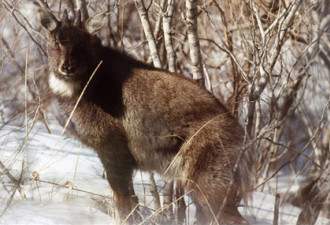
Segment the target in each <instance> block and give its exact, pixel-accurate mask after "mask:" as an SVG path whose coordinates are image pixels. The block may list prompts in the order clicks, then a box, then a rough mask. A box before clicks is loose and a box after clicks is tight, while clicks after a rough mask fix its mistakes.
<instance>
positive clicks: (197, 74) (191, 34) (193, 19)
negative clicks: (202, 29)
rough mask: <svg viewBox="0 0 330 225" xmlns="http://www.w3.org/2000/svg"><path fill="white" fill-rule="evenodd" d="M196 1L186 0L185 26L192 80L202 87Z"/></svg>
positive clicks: (202, 75) (202, 77) (202, 74)
mask: <svg viewBox="0 0 330 225" xmlns="http://www.w3.org/2000/svg"><path fill="white" fill-rule="evenodd" d="M196 2H197V1H196V0H186V24H187V32H188V41H189V50H190V59H191V64H192V71H193V79H194V80H197V81H198V82H199V83H201V84H203V85H204V72H203V63H202V55H201V50H200V45H199V39H198V30H197V3H196Z"/></svg>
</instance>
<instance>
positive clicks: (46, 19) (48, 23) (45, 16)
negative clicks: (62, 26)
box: [38, 9, 59, 32]
mask: <svg viewBox="0 0 330 225" xmlns="http://www.w3.org/2000/svg"><path fill="white" fill-rule="evenodd" d="M38 17H39V20H40V23H41V25H42V26H43V27H44V28H46V29H47V30H48V31H50V32H51V31H54V30H55V29H56V28H57V26H58V24H59V22H58V21H57V19H56V18H55V16H54V15H53V14H51V13H50V12H48V11H47V10H44V9H39V10H38Z"/></svg>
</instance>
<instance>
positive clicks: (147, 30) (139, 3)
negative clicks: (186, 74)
mask: <svg viewBox="0 0 330 225" xmlns="http://www.w3.org/2000/svg"><path fill="white" fill-rule="evenodd" d="M134 2H135V6H136V8H137V10H138V12H139V15H140V18H141V23H142V27H143V30H144V34H145V36H146V38H147V41H148V45H149V49H150V53H151V58H152V62H153V64H154V66H155V67H156V68H161V67H162V65H161V62H160V58H159V54H158V51H157V46H156V41H155V37H154V35H153V33H152V30H151V26H150V22H149V18H148V12H147V10H146V8H145V6H144V2H143V0H134Z"/></svg>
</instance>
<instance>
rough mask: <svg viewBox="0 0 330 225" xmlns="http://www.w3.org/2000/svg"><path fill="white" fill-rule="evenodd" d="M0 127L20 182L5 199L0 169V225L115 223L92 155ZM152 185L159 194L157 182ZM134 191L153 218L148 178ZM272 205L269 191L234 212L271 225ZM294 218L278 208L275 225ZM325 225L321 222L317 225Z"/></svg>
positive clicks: (139, 178) (0, 154)
mask: <svg viewBox="0 0 330 225" xmlns="http://www.w3.org/2000/svg"><path fill="white" fill-rule="evenodd" d="M0 127H2V128H1V130H0V161H1V162H2V163H3V164H4V166H5V167H6V169H8V171H9V173H10V174H11V175H13V176H14V177H15V178H16V179H19V177H20V176H21V177H22V178H21V182H20V183H21V185H20V187H21V188H22V189H21V192H19V191H16V192H15V194H14V195H13V196H12V198H11V194H12V193H13V191H12V190H13V188H14V186H15V184H14V182H13V181H11V179H10V178H9V177H8V176H7V175H5V174H4V172H5V171H4V170H3V168H1V167H0V168H1V170H0V171H1V172H2V173H1V176H0V178H1V183H2V185H1V186H0V216H1V217H0V224H114V223H115V220H114V217H113V212H114V209H113V198H112V192H111V189H110V188H109V185H108V182H107V181H106V179H104V178H103V167H102V164H101V162H100V160H99V159H98V157H97V155H96V153H95V152H93V151H92V150H91V149H88V148H86V147H84V146H82V145H81V144H80V143H79V142H77V141H74V140H72V139H70V138H68V137H65V136H61V135H59V134H48V133H46V131H45V129H44V128H43V125H42V124H36V125H35V126H34V128H33V129H32V131H29V130H28V134H27V132H26V129H25V128H24V127H23V128H20V127H13V126H8V125H6V126H0ZM57 130H58V131H59V130H60V129H57ZM57 133H60V132H57ZM34 177H35V179H33V178H34ZM156 183H157V185H158V188H159V189H161V188H162V184H163V182H162V180H161V179H160V177H159V176H156ZM274 183H277V187H278V190H279V192H283V193H286V192H287V191H288V189H289V191H290V190H291V191H292V190H293V191H294V190H295V189H297V182H296V183H295V184H294V185H293V186H292V187H291V186H290V184H291V178H289V177H288V176H286V175H285V174H280V175H279V179H278V180H277V181H271V182H270V183H269V184H270V185H274ZM134 185H135V190H136V194H137V195H138V197H139V199H140V203H141V204H142V205H144V206H145V207H143V208H142V209H143V214H144V215H145V217H148V215H150V214H152V212H153V210H152V207H153V202H152V197H151V194H150V191H149V189H148V188H149V186H150V185H149V184H148V174H144V173H141V172H139V171H137V172H136V174H135V178H134ZM288 187H289V188H288ZM188 201H190V200H189V199H188V197H187V198H186V202H188ZM274 202H275V197H274V195H273V194H271V193H270V191H266V190H265V191H264V192H259V191H255V192H254V193H253V201H252V202H250V205H249V207H240V208H239V210H240V211H241V213H242V214H243V215H244V216H245V217H246V218H247V219H248V220H249V221H250V223H251V224H273V217H274ZM7 205H8V206H7ZM188 210H189V212H188V213H187V215H188V218H187V223H186V224H192V223H193V222H194V206H193V205H192V204H189V207H188ZM299 213H300V209H299V208H296V207H293V206H291V205H289V204H281V205H280V214H279V224H295V223H296V221H297V218H298V215H299ZM329 223H330V221H329V220H327V219H325V218H321V217H319V219H318V221H317V224H329Z"/></svg>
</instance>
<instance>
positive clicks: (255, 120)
mask: <svg viewBox="0 0 330 225" xmlns="http://www.w3.org/2000/svg"><path fill="white" fill-rule="evenodd" d="M36 2H38V3H39V4H42V3H43V1H35V2H33V1H28V0H1V2H0V129H3V128H4V127H5V126H15V127H22V128H26V131H27V132H26V140H25V142H24V143H22V146H21V148H20V149H19V150H17V152H15V153H13V155H16V154H19V152H24V146H25V145H28V142H29V138H31V137H30V136H29V132H30V131H31V130H32V129H33V127H34V126H35V124H41V125H40V126H42V128H40V129H43V130H44V131H45V132H49V133H50V134H53V133H56V132H57V131H58V127H59V122H58V115H57V111H56V107H55V105H54V104H53V99H52V98H51V97H50V93H49V89H48V87H47V83H46V74H47V64H46V62H47V50H46V49H47V47H46V33H45V32H44V31H43V30H42V28H41V26H40V24H39V23H38V21H37V18H36V12H37V9H38V6H37V5H36ZM86 2H87V7H88V10H89V14H90V15H94V14H96V13H99V12H104V11H108V12H109V14H108V20H107V22H106V26H105V27H104V28H103V29H102V30H101V31H100V33H99V34H98V35H99V37H100V38H101V40H102V42H103V44H104V45H107V46H111V47H113V48H116V49H118V50H120V51H123V52H126V53H127V54H129V55H132V56H134V57H135V58H137V59H139V60H141V61H145V62H147V63H150V64H153V65H154V66H155V67H158V68H164V69H167V70H169V71H172V72H177V73H181V74H183V76H187V77H190V78H192V79H195V80H197V81H198V82H200V83H202V84H204V85H205V87H206V89H207V90H209V91H210V92H212V93H213V94H214V95H215V96H216V97H217V98H218V99H219V100H220V101H221V102H222V103H223V104H224V105H225V106H226V107H227V108H228V109H229V110H230V112H231V113H232V114H233V115H234V116H235V117H236V118H237V119H238V120H239V121H240V123H241V124H242V125H243V126H244V127H245V130H246V133H247V134H249V135H250V137H251V139H252V140H253V143H254V145H255V151H256V152H258V154H259V160H258V173H257V175H256V176H257V178H258V179H257V182H256V184H255V190H257V191H260V192H268V193H271V194H272V195H274V196H276V199H277V201H276V204H275V203H274V204H275V205H277V206H280V205H281V204H282V203H285V202H289V203H291V204H293V205H295V206H298V207H300V208H301V209H302V211H301V214H300V216H299V218H298V223H308V224H312V223H314V222H315V221H316V219H317V217H318V216H319V212H320V211H321V215H322V216H324V217H328V218H329V217H330V198H329V192H330V182H329V179H330V175H329V174H330V167H329V162H330V161H329V159H330V154H329V150H330V145H329V142H330V124H329V120H330V107H329V104H330V91H329V90H330V34H329V31H330V28H329V26H330V1H328V0H222V1H220V0H199V1H196V0H182V1H179V0H144V1H143V0H134V1H133V0H126V1H125V0H124V1H122V0H108V1H105V0H104V1H103V0H101V1H93V0H90V1H86ZM46 3H47V4H48V6H49V7H50V9H51V10H52V12H53V13H54V15H56V16H58V17H60V15H61V13H62V12H63V9H64V8H70V7H77V4H78V5H79V4H80V3H81V1H77V3H76V2H75V1H71V0H62V1H52V0H49V1H46ZM40 126H39V127H40ZM3 138H5V136H1V137H0V140H1V139H2V140H3ZM2 156H3V155H2V153H1V152H0V183H1V185H2V190H1V192H4V190H6V191H5V193H6V195H1V196H2V197H1V199H0V202H1V204H3V205H4V206H6V207H3V208H2V209H1V210H2V211H0V215H2V216H3V215H4V214H5V213H6V210H7V209H8V208H9V207H10V204H11V202H12V199H13V196H15V193H16V194H17V192H20V193H21V191H22V189H23V188H22V187H21V186H22V184H23V183H24V182H31V183H33V182H36V181H38V176H37V174H38V173H37V172H36V173H34V175H32V173H31V171H29V170H28V168H27V167H28V166H27V165H24V164H23V163H22V167H21V168H20V169H19V170H18V171H16V169H15V171H16V172H11V170H13V168H12V164H11V163H10V162H11V161H10V160H8V158H6V157H2ZM11 159H13V158H11ZM32 172H33V171H32ZM23 174H27V175H26V180H24V179H22V177H24V176H23ZM282 175H286V176H287V175H289V176H290V177H291V178H292V180H291V181H290V182H291V183H290V182H289V183H288V184H287V185H288V188H287V191H285V192H281V193H280V192H279V191H278V188H277V185H270V183H271V182H273V183H274V180H275V183H276V180H277V179H279V178H280V177H281V176H282ZM151 178H152V176H151ZM7 180H9V181H10V182H11V184H10V185H8V182H7ZM294 182H298V183H299V185H298V187H299V188H298V190H296V191H292V189H291V188H290V187H291V186H292V185H293V183H294ZM156 192H157V190H156ZM154 196H156V198H157V194H156V195H154ZM21 197H22V198H24V195H22V194H21ZM25 197H26V196H25ZM275 214H276V210H275ZM295 222H296V221H295ZM276 223H277V221H276V215H275V216H274V224H276Z"/></svg>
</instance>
